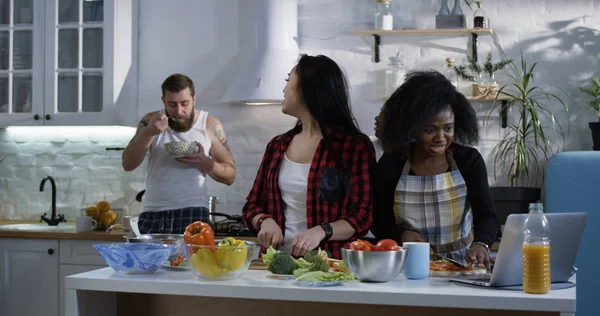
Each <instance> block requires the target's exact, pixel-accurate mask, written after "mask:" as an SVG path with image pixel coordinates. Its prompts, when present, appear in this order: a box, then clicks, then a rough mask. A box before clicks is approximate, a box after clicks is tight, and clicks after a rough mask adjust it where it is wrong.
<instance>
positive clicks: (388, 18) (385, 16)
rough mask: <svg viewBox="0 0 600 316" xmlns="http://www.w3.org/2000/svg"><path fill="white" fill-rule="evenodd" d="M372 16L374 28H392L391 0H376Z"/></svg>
mask: <svg viewBox="0 0 600 316" xmlns="http://www.w3.org/2000/svg"><path fill="white" fill-rule="evenodd" d="M374 18H375V21H374V24H375V29H376V30H388V31H389V30H393V29H394V15H393V14H392V0H376V2H375V13H374Z"/></svg>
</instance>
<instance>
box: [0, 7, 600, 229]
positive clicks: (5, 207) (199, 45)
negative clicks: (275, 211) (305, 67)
mask: <svg viewBox="0 0 600 316" xmlns="http://www.w3.org/2000/svg"><path fill="white" fill-rule="evenodd" d="M239 1H245V0H239ZM239 1H238V0H227V1H218V2H214V1H190V0H175V1H163V0H144V1H140V37H139V43H138V44H139V52H140V53H139V56H138V62H139V85H138V92H139V100H138V112H139V113H140V115H141V114H143V113H146V112H148V111H150V110H156V109H158V108H159V107H160V106H161V103H160V84H161V83H162V80H164V78H165V77H166V76H168V75H169V74H171V73H173V72H183V73H186V74H188V75H190V76H191V77H192V78H193V79H194V80H195V83H196V91H197V93H198V100H197V107H199V108H202V109H204V110H207V111H208V112H209V113H210V114H212V115H214V116H215V117H217V118H219V119H220V120H221V121H222V122H223V124H224V125H225V129H226V132H227V134H228V136H229V142H230V145H231V148H232V150H233V153H234V157H235V159H236V163H237V178H236V181H235V183H234V184H233V185H232V186H230V187H227V186H225V185H222V184H219V183H216V182H215V181H212V180H211V181H209V182H208V185H209V193H210V194H212V195H216V196H218V197H219V198H220V203H219V204H218V205H217V210H218V211H222V212H226V213H233V214H239V213H240V212H241V207H242V205H243V203H244V202H245V197H246V195H247V194H248V191H249V190H250V188H251V186H252V184H253V182H254V178H255V176H256V171H257V169H258V165H259V163H260V161H261V158H262V153H263V151H264V149H265V146H266V144H267V142H268V141H269V140H270V139H271V137H273V136H274V135H276V134H278V133H281V132H283V131H285V130H286V129H288V128H290V127H291V126H293V124H294V121H295V120H294V119H293V118H290V117H288V116H285V115H283V114H282V113H281V111H280V109H279V108H278V107H244V106H239V105H238V106H233V105H227V104H226V105H224V104H220V103H218V102H219V99H220V97H221V96H222V95H223V94H224V93H225V91H226V87H228V85H229V83H230V81H231V80H232V78H233V77H234V73H235V66H236V65H239V64H241V62H242V61H243V59H244V56H245V55H244V53H242V52H240V53H237V51H236V49H239V48H240V47H239V46H240V45H242V44H243V43H246V44H247V43H249V42H250V41H249V40H248V39H246V38H243V37H242V36H240V34H241V33H240V32H241V30H239V26H240V25H242V24H243V23H241V22H239V21H238V20H239V19H243V18H244V17H245V15H244V14H243V12H238V11H237V10H234V8H237V6H236V5H239ZM374 2H375V1H372V0H370V1H366V0H327V1H323V0H299V1H298V15H299V16H298V23H299V25H298V32H299V34H298V35H299V36H298V38H297V40H298V42H299V45H300V48H301V51H302V52H304V53H309V54H324V55H328V56H330V57H332V58H333V59H335V60H336V61H337V62H338V63H339V64H340V65H341V66H342V67H343V68H344V69H345V71H346V72H347V74H348V78H349V82H350V91H351V97H352V107H353V111H354V114H355V116H356V118H357V120H358V122H359V125H360V127H361V129H362V130H363V131H364V132H365V133H366V134H372V133H373V132H372V128H373V118H374V117H375V116H376V115H377V114H378V112H379V109H380V107H381V105H382V102H381V99H380V98H381V92H382V91H383V89H381V87H382V85H381V82H382V77H381V76H382V74H383V70H384V69H385V67H386V65H387V59H388V57H390V56H393V55H395V54H396V52H397V51H400V52H401V53H402V55H403V56H405V65H406V66H407V68H409V69H414V68H434V69H438V70H441V69H442V67H443V65H444V59H445V58H446V57H454V58H455V59H456V60H458V61H465V60H466V54H467V53H468V51H469V49H470V42H469V39H468V38H467V37H460V36H457V37H451V38H445V37H436V36H432V37H393V36H392V37H390V36H387V37H385V36H384V37H382V45H381V62H380V63H373V61H372V58H373V55H372V47H373V46H372V45H373V38H372V37H367V36H365V37H359V36H354V35H352V34H351V31H352V30H353V29H365V28H369V27H370V24H371V23H372V16H371V12H372V11H371V9H372V6H373V4H374ZM596 2H597V1H569V5H565V3H566V1H551V0H540V1H528V0H503V1H489V2H488V1H484V2H483V5H484V9H485V11H486V13H487V14H488V16H489V17H490V20H491V24H492V27H493V28H494V30H495V32H496V34H497V35H498V38H497V41H494V39H493V38H492V37H490V36H481V37H480V38H479V49H480V52H481V54H487V52H488V51H492V52H493V53H494V57H495V58H498V57H499V56H500V55H501V53H500V48H501V49H502V50H503V51H504V52H506V54H507V55H508V56H509V57H510V58H513V59H518V58H519V55H520V53H521V51H523V53H524V54H525V55H526V57H528V59H529V61H530V62H534V61H541V63H540V64H539V65H538V68H537V69H538V71H539V73H538V74H537V76H536V82H537V83H538V84H553V85H557V86H559V87H560V88H561V89H563V90H564V91H565V92H566V95H567V97H566V98H565V100H567V101H569V102H570V104H569V105H570V106H571V113H577V115H576V116H573V117H572V118H571V122H570V124H571V125H570V128H569V132H570V133H569V136H568V139H567V149H568V150H589V149H591V138H590V134H589V129H588V127H587V123H588V122H590V121H595V120H596V117H595V116H594V114H593V113H592V112H591V111H589V110H588V109H587V108H586V107H585V103H584V100H582V99H581V96H580V95H579V91H578V87H579V86H580V85H581V84H583V81H584V80H585V78H587V77H588V76H590V75H594V74H595V75H598V73H594V72H593V71H590V69H597V68H598V67H597V66H598V60H597V54H598V49H597V46H598V45H595V44H594V43H596V42H597V38H596V37H594V36H591V37H586V35H585V34H588V33H589V34H594V32H595V30H597V29H598V28H599V27H600V6H598V5H597V4H596ZM221 5H222V6H223V7H220V6H221ZM517 8H518V9H517ZM438 9H439V1H437V0H423V1H396V0H394V3H393V10H394V12H395V15H396V16H395V20H394V24H395V26H396V27H419V28H423V27H432V26H433V21H434V16H435V14H436V12H437V10H438ZM463 11H464V12H465V15H467V20H468V25H471V24H470V23H471V20H470V15H471V11H470V10H469V9H468V8H467V7H466V6H463ZM215 12H216V13H217V15H216V16H215ZM224 16H230V17H231V19H230V20H228V21H229V22H231V23H224V21H225V20H223V19H222V17H224ZM578 30H579V32H578ZM582 30H583V31H585V30H587V31H588V32H587V33H586V32H582ZM238 33H240V34H238ZM575 33H577V34H580V36H581V38H579V39H578V40H577V41H576V40H573V38H575V37H574V36H575ZM173 34H177V35H178V36H172V35H173ZM236 36H237V38H236ZM244 41H245V42H244ZM175 46H177V50H178V53H177V58H173V54H172V48H173V47H175ZM236 54H238V55H236ZM157 61H161V62H157ZM288 71H289V69H282V70H281V73H282V82H281V88H282V89H283V86H284V84H285V82H284V81H283V79H285V75H286V74H287V73H288ZM504 77H506V76H505V75H504ZM499 78H501V76H499ZM501 83H502V82H501ZM462 88H463V89H468V86H466V85H465V86H463V87H462ZM474 106H476V108H479V106H480V105H479V104H474ZM488 107H489V104H488V105H486V106H484V107H483V109H487V108H488ZM486 115H487V111H483V110H482V111H481V117H482V118H484V117H485V116H486ZM133 133H134V129H132V128H131V129H123V128H120V129H111V128H106V127H103V128H98V129H86V130H82V129H79V130H74V129H70V128H66V127H65V128H43V129H40V128H30V129H24V130H23V129H19V130H16V131H13V130H5V129H0V158H1V157H4V156H6V157H7V158H6V160H5V161H4V162H3V163H0V219H39V216H40V215H41V214H42V213H43V212H47V211H48V206H49V205H50V200H51V196H50V186H49V184H47V187H46V189H45V191H44V192H39V185H40V181H41V180H42V178H43V177H44V176H46V175H52V176H53V177H54V178H55V179H56V184H57V201H58V205H59V211H60V212H64V213H66V214H65V215H67V218H71V219H72V218H73V217H74V216H76V215H77V214H78V212H79V209H80V208H81V207H82V206H83V204H84V203H88V202H89V201H95V200H98V199H101V198H109V199H112V200H117V199H119V200H121V201H125V202H120V203H121V204H123V205H126V204H127V202H129V201H131V200H132V199H133V198H134V196H135V194H136V193H137V192H138V191H139V190H142V189H144V186H145V185H144V182H145V164H144V165H142V166H140V167H139V168H138V169H137V170H135V171H133V172H124V171H123V170H122V168H121V152H115V151H106V150H105V148H106V147H124V146H126V145H127V143H128V142H129V140H130V138H131V136H132V135H133ZM502 133H503V130H501V129H499V128H498V126H492V127H490V128H487V127H485V128H482V141H481V143H480V145H479V146H478V148H479V149H480V151H481V152H482V154H483V156H484V158H486V161H487V162H488V170H490V182H491V183H496V181H494V179H493V178H492V176H493V169H492V167H491V163H492V162H493V160H492V159H491V158H490V157H489V152H490V150H491V149H492V148H493V146H494V145H495V143H496V141H497V140H498V139H499V137H500V135H501V134H502ZM499 183H502V182H499Z"/></svg>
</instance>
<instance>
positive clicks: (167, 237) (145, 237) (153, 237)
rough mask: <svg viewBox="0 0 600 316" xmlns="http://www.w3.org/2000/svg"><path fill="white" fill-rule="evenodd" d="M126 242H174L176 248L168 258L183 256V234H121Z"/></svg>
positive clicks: (166, 243)
mask: <svg viewBox="0 0 600 316" xmlns="http://www.w3.org/2000/svg"><path fill="white" fill-rule="evenodd" d="M123 238H125V240H126V241H127V242H128V243H140V242H146V243H155V244H165V245H169V244H175V245H176V246H177V248H175V251H173V253H172V254H171V256H170V257H169V260H174V259H177V257H179V256H185V243H184V242H183V234H142V235H140V237H139V238H138V237H136V236H123Z"/></svg>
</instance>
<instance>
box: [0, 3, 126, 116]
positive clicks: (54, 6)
mask: <svg viewBox="0 0 600 316" xmlns="http://www.w3.org/2000/svg"><path fill="white" fill-rule="evenodd" d="M135 1H136V0H0V126H15V125H131V124H132V122H135V121H136V117H135V115H136V114H131V116H130V117H128V116H127V115H128V114H130V113H137V111H136V109H134V108H133V109H131V108H130V109H123V106H120V104H126V105H125V106H127V107H134V106H135V102H132V100H131V99H129V100H128V99H127V98H128V96H132V95H134V94H135V93H132V92H131V91H129V92H128V91H125V90H127V89H132V88H134V87H135V86H133V85H131V84H127V83H126V81H127V80H126V79H127V78H129V81H131V76H132V74H131V73H130V72H135V69H134V68H133V65H134V62H133V60H134V59H133V56H134V54H133V48H134V39H133V34H134V30H135V26H134V24H135V23H136V21H137V20H136V19H134V15H136V12H137V3H136V2H135ZM128 87H129V88H128ZM118 99H119V100H121V101H122V102H121V103H120V102H118V101H117V100H118ZM119 107H121V108H119Z"/></svg>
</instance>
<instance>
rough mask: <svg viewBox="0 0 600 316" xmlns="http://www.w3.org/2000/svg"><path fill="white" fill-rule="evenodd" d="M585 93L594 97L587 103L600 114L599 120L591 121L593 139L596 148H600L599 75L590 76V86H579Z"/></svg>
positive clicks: (599, 115)
mask: <svg viewBox="0 0 600 316" xmlns="http://www.w3.org/2000/svg"><path fill="white" fill-rule="evenodd" d="M579 89H580V90H581V91H582V92H583V93H585V94H587V95H589V96H590V97H592V99H591V100H590V101H588V102H587V105H588V106H589V107H590V108H591V109H592V110H593V111H594V112H596V115H597V116H598V121H597V122H590V125H589V126H590V130H591V131H592V141H593V142H594V150H600V79H598V77H592V78H590V87H589V88H583V87H580V88H579Z"/></svg>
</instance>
